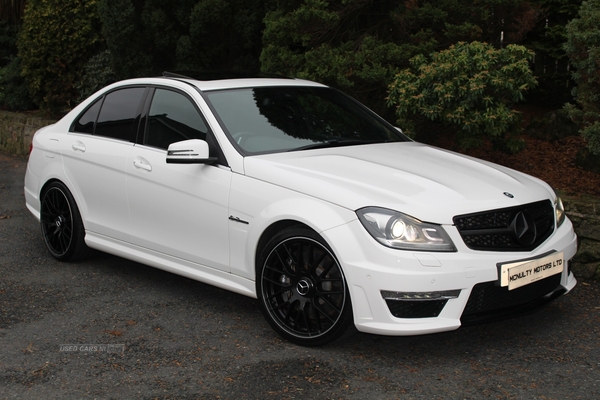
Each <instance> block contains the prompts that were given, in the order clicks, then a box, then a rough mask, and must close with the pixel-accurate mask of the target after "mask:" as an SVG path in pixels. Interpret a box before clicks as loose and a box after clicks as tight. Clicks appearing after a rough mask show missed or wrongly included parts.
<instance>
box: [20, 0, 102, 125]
mask: <svg viewBox="0 0 600 400" xmlns="http://www.w3.org/2000/svg"><path fill="white" fill-rule="evenodd" d="M98 24H99V20H98V17H97V10H96V0H29V1H28V2H27V7H26V9H25V16H24V18H23V26H22V28H21V32H20V35H19V38H18V42H17V44H18V48H19V57H20V59H21V68H22V75H23V77H24V78H25V80H26V82H27V85H28V88H29V93H30V95H31V97H32V99H33V101H34V102H35V103H36V104H37V105H38V106H39V107H40V108H41V109H42V110H44V111H46V112H49V113H50V114H56V113H57V112H58V111H61V110H64V109H67V108H70V107H72V105H73V103H74V102H75V100H76V99H77V97H78V91H77V83H78V82H79V80H80V79H81V76H82V74H83V66H84V64H85V62H86V61H87V60H88V59H89V58H90V57H91V56H92V55H93V54H94V53H95V52H96V51H97V49H98V46H99V44H100V43H101V38H100V35H99V33H98V32H99V26H98Z"/></svg>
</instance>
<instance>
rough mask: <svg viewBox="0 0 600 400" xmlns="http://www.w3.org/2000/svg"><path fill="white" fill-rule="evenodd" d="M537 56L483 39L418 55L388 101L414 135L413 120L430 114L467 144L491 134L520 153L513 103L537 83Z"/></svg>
mask: <svg viewBox="0 0 600 400" xmlns="http://www.w3.org/2000/svg"><path fill="white" fill-rule="evenodd" d="M532 56H533V52H531V51H529V50H527V49H526V48H525V47H523V46H519V45H508V46H507V47H506V48H502V49H496V48H494V47H493V46H491V45H489V44H486V43H481V42H472V43H465V42H459V43H458V44H456V45H452V46H450V48H449V49H447V50H443V51H441V52H437V53H434V54H432V55H431V58H428V57H425V56H423V55H418V56H416V57H414V58H412V59H411V60H410V63H411V68H409V69H404V70H402V71H400V72H399V73H398V74H397V75H396V77H395V79H394V81H393V83H392V84H391V85H390V87H389V90H390V91H389V97H388V102H389V104H390V105H391V106H393V107H395V109H396V113H397V115H398V117H399V124H400V126H408V127H409V129H408V131H409V132H408V133H410V126H411V125H412V126H414V123H413V124H411V121H412V122H414V119H415V117H417V118H418V117H424V118H426V119H428V120H430V121H440V122H443V123H445V124H449V125H454V126H455V127H456V129H457V131H458V134H459V135H458V140H459V144H460V145H461V147H463V148H468V147H472V146H477V145H479V144H480V143H481V141H482V139H483V137H488V138H491V139H492V140H493V141H495V142H500V141H502V142H503V143H504V146H503V147H505V148H506V149H507V150H509V151H511V152H514V151H517V150H519V147H520V141H518V140H517V139H516V138H515V136H514V134H515V133H517V132H518V129H519V123H520V114H519V113H518V112H517V111H515V110H514V109H512V108H511V106H512V104H513V103H516V102H519V101H522V100H523V99H524V93H525V92H526V91H528V90H529V89H531V88H532V87H534V86H535V85H536V83H537V82H536V80H535V78H534V76H533V74H532V72H531V70H530V68H529V64H528V60H530V59H531V58H532ZM413 133H414V132H413Z"/></svg>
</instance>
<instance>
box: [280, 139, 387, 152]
mask: <svg viewBox="0 0 600 400" xmlns="http://www.w3.org/2000/svg"><path fill="white" fill-rule="evenodd" d="M384 142H386V141H385V140H364V139H348V140H338V139H331V140H326V141H324V142H319V143H312V144H308V145H306V146H301V147H296V148H295V149H290V150H288V151H298V150H312V149H324V148H328V147H343V146H354V145H357V144H373V143H384Z"/></svg>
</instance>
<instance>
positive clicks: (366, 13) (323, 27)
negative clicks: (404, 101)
mask: <svg viewBox="0 0 600 400" xmlns="http://www.w3.org/2000/svg"><path fill="white" fill-rule="evenodd" d="M536 9H537V8H536V7H534V6H533V5H532V4H531V2H529V1H525V0H494V1H477V0H467V1H464V0H440V1H435V2H432V1H421V0H409V1H401V2H391V1H386V0H291V1H286V2H280V3H279V4H278V7H277V9H276V10H274V11H272V12H270V13H268V14H267V17H266V19H265V32H264V35H263V51H262V54H261V63H262V68H263V69H264V70H266V71H268V72H274V73H280V74H284V75H290V76H295V77H301V78H308V79H314V80H317V81H320V82H324V83H327V84H330V85H333V86H336V87H338V88H340V89H342V90H344V91H347V92H349V93H350V94H352V95H354V96H355V97H357V98H358V99H360V100H361V101H363V102H365V103H366V104H368V105H369V106H370V107H372V108H374V109H375V110H376V111H378V112H380V113H385V110H386V109H385V104H384V98H385V93H386V90H387V85H388V84H389V82H390V81H391V80H392V79H393V76H394V74H395V73H396V72H398V71H399V70H400V69H402V68H406V67H408V66H409V60H410V58H411V57H413V56H415V55H417V54H429V53H431V52H433V51H436V50H443V49H445V48H447V47H448V46H450V45H451V44H453V43H456V42H458V41H468V42H471V41H476V40H477V41H486V42H488V43H493V44H496V45H498V46H500V44H501V43H500V41H501V37H502V35H501V32H504V33H505V34H504V37H505V42H506V43H508V41H509V40H510V41H519V40H523V38H524V37H525V35H526V34H527V32H529V30H531V29H532V28H533V26H534V25H535V23H537V22H538V20H537V19H535V18H533V17H532V15H533V16H537V15H538V14H536V13H535V12H534V11H535V10H536ZM523 21H527V23H524V22H523Z"/></svg>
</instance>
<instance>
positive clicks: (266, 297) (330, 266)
mask: <svg viewBox="0 0 600 400" xmlns="http://www.w3.org/2000/svg"><path fill="white" fill-rule="evenodd" d="M257 293H258V296H259V301H260V306H261V309H262V311H263V313H264V314H265V316H266V318H267V320H268V321H269V323H270V324H271V326H272V327H273V328H274V329H275V330H276V331H277V332H278V333H279V334H280V335H281V336H283V337H284V338H286V339H288V340H290V341H292V342H294V343H297V344H300V345H304V346H319V345H323V344H326V343H329V342H331V341H333V340H335V339H337V338H339V337H340V336H341V335H342V334H343V333H344V332H346V331H347V328H348V326H349V325H350V322H352V307H351V302H350V296H349V294H348V287H347V285H346V280H345V277H344V273H343V271H342V269H341V267H340V264H339V263H338V261H337V259H336V257H335V256H334V255H333V253H332V251H331V250H330V249H329V247H328V246H327V245H326V244H325V242H324V241H323V239H322V238H321V237H320V236H318V235H317V234H316V233H314V232H313V231H312V230H309V229H306V228H303V227H302V228H288V229H286V230H284V231H282V232H281V233H280V234H279V235H277V236H276V237H274V238H273V239H272V240H271V241H270V242H269V243H268V244H267V246H266V247H265V250H264V251H263V256H262V257H261V259H260V264H259V275H258V279H257Z"/></svg>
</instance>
